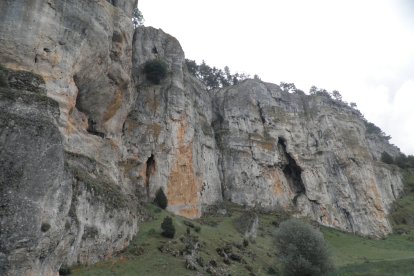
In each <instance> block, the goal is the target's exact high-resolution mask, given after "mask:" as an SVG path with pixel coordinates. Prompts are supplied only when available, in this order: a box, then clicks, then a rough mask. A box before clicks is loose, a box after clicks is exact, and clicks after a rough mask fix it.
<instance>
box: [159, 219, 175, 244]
mask: <svg viewBox="0 0 414 276" xmlns="http://www.w3.org/2000/svg"><path fill="white" fill-rule="evenodd" d="M161 229H162V232H161V235H163V236H164V237H166V238H169V239H172V238H174V235H175V227H174V224H173V220H172V218H170V217H168V216H167V217H165V218H164V220H163V222H162V223H161Z"/></svg>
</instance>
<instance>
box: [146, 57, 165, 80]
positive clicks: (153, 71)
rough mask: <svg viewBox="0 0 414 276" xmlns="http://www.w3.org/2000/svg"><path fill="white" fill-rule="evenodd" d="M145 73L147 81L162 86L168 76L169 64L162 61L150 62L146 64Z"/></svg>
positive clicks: (154, 60)
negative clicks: (162, 81) (161, 83)
mask: <svg viewBox="0 0 414 276" xmlns="http://www.w3.org/2000/svg"><path fill="white" fill-rule="evenodd" d="M144 73H145V76H146V77H147V80H149V81H150V82H152V83H153V84H160V82H161V80H163V79H164V78H165V77H166V76H167V64H166V63H165V62H164V61H162V60H160V59H153V60H149V61H147V62H146V63H145V64H144Z"/></svg>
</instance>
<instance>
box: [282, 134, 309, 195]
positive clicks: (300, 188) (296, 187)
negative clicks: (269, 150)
mask: <svg viewBox="0 0 414 276" xmlns="http://www.w3.org/2000/svg"><path fill="white" fill-rule="evenodd" d="M278 145H279V147H280V148H282V150H283V154H284V155H285V158H286V159H287V160H286V161H287V164H286V165H285V166H284V167H283V174H284V175H285V177H286V180H287V181H288V182H289V185H290V186H291V188H292V190H293V191H294V192H295V193H296V195H297V196H298V195H300V194H306V189H305V185H303V182H302V178H301V173H302V169H301V168H300V167H299V166H298V164H297V163H296V161H295V159H293V158H292V156H290V154H289V153H288V152H287V151H286V140H285V139H284V138H282V137H279V139H278ZM297 196H295V198H296V197H297Z"/></svg>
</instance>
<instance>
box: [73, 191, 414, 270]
mask: <svg viewBox="0 0 414 276" xmlns="http://www.w3.org/2000/svg"><path fill="white" fill-rule="evenodd" d="M409 197H412V195H407V196H406V197H403V199H402V200H403V201H407V200H410V201H411V203H410V204H411V205H412V202H413V201H412V199H411V198H409ZM400 206H401V207H402V208H404V207H408V206H407V204H401V203H400ZM146 208H147V210H148V211H149V212H150V213H151V216H152V219H150V220H149V221H148V222H145V223H143V224H142V226H141V227H142V228H141V232H140V233H141V235H139V236H137V237H135V238H134V239H133V241H132V242H131V245H130V246H129V247H128V249H126V250H125V252H123V253H121V254H120V255H118V256H117V257H116V258H114V259H113V260H111V261H108V262H102V263H99V264H96V265H93V266H87V267H84V266H82V267H74V268H72V270H71V271H72V273H73V275H113V274H116V275H199V274H197V273H200V272H202V273H203V274H206V275H208V274H212V275H227V274H231V275H280V270H281V268H280V264H279V262H278V258H277V255H276V250H275V246H274V241H273V238H272V233H273V232H274V231H275V229H276V228H277V226H278V224H279V223H280V222H281V221H283V220H285V219H287V218H288V217H289V214H287V213H285V212H283V211H282V210H280V211H278V212H272V213H263V212H260V211H256V214H257V215H258V218H259V225H258V228H257V230H258V231H257V238H256V239H247V240H248V243H247V245H246V243H245V244H244V245H243V241H244V240H246V238H245V237H244V235H243V234H242V233H240V231H238V229H239V228H240V225H239V224H238V221H239V219H240V217H243V218H245V217H246V214H251V212H252V211H251V210H246V209H244V208H242V207H240V206H238V205H232V204H224V205H221V206H217V208H214V212H212V213H210V214H208V215H206V216H205V217H203V218H202V219H199V220H195V221H190V220H187V219H185V218H183V217H179V216H173V218H174V224H175V226H176V229H177V234H176V237H175V238H174V239H172V240H170V239H167V238H164V237H162V235H161V228H160V225H161V222H162V220H163V218H164V217H166V216H171V214H170V213H168V212H166V211H164V210H161V209H159V208H158V207H156V206H155V205H152V204H150V205H147V207H146ZM224 210H226V211H224ZM411 210H412V209H411ZM411 213H412V212H411ZM247 217H249V215H248V216H247ZM308 222H310V221H308ZM188 225H191V226H194V227H189V226H188ZM187 228H189V229H190V235H188V234H187V230H186V229H187ZM197 228H199V230H197ZM320 230H321V231H322V233H323V234H324V237H325V239H326V240H327V242H328V244H329V247H330V251H331V254H332V256H333V259H334V263H335V265H336V268H337V271H336V272H333V273H332V275H411V273H412V271H413V270H414V266H413V263H414V262H413V261H414V239H412V234H413V233H414V228H413V227H412V226H411V231H410V232H408V235H407V234H403V235H401V234H393V235H390V236H388V237H387V238H386V239H381V240H374V239H367V238H363V237H359V236H356V235H352V234H349V233H345V232H341V231H338V230H334V229H330V228H325V227H321V228H320ZM189 237H191V238H189ZM187 239H190V240H193V241H197V242H198V243H199V244H200V248H199V249H198V250H197V255H196V257H195V258H194V260H195V262H194V263H195V264H196V265H195V267H194V268H192V269H186V266H187V264H188V262H186V258H188V256H187V255H186V254H187V253H188V251H187V249H188V245H189V244H191V242H190V243H189V242H188V241H187ZM220 248H228V249H229V252H231V253H230V254H235V255H236V256H239V257H240V258H241V259H242V260H241V261H238V258H236V260H232V259H230V260H229V261H225V258H223V257H222V256H220V254H219V253H218V252H220ZM218 249H219V250H218ZM197 260H198V262H197ZM214 262H215V263H216V264H217V265H216V266H212V265H211V264H212V263H214ZM193 269H194V270H193ZM214 273H217V274H214Z"/></svg>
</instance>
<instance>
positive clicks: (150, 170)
mask: <svg viewBox="0 0 414 276" xmlns="http://www.w3.org/2000/svg"><path fill="white" fill-rule="evenodd" d="M154 172H155V158H154V155H153V154H151V156H150V157H149V158H148V160H147V162H146V163H145V188H146V189H147V197H148V198H149V197H150V185H149V184H150V178H151V175H153V174H154Z"/></svg>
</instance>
